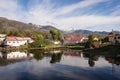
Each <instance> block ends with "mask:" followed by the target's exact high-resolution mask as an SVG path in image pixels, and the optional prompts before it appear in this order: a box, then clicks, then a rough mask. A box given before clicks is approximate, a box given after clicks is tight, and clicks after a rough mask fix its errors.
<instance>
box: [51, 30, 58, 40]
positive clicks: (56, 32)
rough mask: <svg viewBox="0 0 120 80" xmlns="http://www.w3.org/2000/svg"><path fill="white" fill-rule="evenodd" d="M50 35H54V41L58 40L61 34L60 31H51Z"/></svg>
mask: <svg viewBox="0 0 120 80" xmlns="http://www.w3.org/2000/svg"><path fill="white" fill-rule="evenodd" d="M50 34H51V35H52V38H53V40H58V34H59V32H58V30H56V29H51V30H50Z"/></svg>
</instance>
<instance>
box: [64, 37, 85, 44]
mask: <svg viewBox="0 0 120 80" xmlns="http://www.w3.org/2000/svg"><path fill="white" fill-rule="evenodd" d="M86 39H87V38H86V37H83V36H68V37H65V39H64V44H79V43H84V41H85V40H86Z"/></svg>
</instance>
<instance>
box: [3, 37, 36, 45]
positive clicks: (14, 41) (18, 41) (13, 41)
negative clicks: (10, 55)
mask: <svg viewBox="0 0 120 80" xmlns="http://www.w3.org/2000/svg"><path fill="white" fill-rule="evenodd" d="M32 42H34V40H33V39H32V38H30V37H15V36H9V37H6V39H5V41H4V45H5V46H11V47H14V46H15V47H17V46H21V45H25V44H27V43H32Z"/></svg>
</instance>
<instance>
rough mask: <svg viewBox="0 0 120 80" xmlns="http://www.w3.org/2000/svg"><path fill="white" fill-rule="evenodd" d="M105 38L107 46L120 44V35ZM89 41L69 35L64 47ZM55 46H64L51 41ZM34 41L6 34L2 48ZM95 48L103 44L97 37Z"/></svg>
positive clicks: (1, 37) (94, 41)
mask: <svg viewBox="0 0 120 80" xmlns="http://www.w3.org/2000/svg"><path fill="white" fill-rule="evenodd" d="M105 38H107V40H104V43H105V44H111V45H119V44H120V34H116V33H114V32H111V33H109V34H108V35H107V36H106V37H105ZM88 40H89V37H88V36H80V35H79V36H75V35H69V36H66V37H64V43H63V44H64V45H79V44H82V43H87V42H88ZM50 41H51V42H52V43H53V44H55V45H57V44H62V43H61V42H60V41H59V40H55V41H54V40H50ZM33 42H34V39H33V38H31V37H18V36H7V35H6V34H0V46H1V47H4V46H10V47H19V46H22V45H25V44H29V43H33ZM93 43H94V46H97V45H98V44H101V41H100V39H99V38H98V37H97V36H95V37H94V38H93Z"/></svg>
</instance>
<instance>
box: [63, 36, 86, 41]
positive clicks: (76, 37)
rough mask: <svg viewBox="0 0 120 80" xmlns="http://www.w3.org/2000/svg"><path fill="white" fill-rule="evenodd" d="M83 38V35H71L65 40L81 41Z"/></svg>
mask: <svg viewBox="0 0 120 80" xmlns="http://www.w3.org/2000/svg"><path fill="white" fill-rule="evenodd" d="M83 38H84V37H82V36H70V37H66V38H65V40H68V41H80V40H81V39H83Z"/></svg>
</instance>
